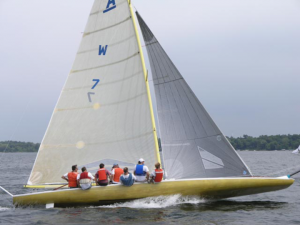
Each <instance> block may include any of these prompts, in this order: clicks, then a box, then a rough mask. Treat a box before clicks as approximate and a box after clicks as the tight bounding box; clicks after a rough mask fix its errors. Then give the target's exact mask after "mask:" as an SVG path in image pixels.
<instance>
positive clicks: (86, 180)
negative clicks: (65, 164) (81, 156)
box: [77, 166, 94, 190]
mask: <svg viewBox="0 0 300 225" xmlns="http://www.w3.org/2000/svg"><path fill="white" fill-rule="evenodd" d="M81 171H82V173H81V174H78V175H77V184H78V186H80V187H81V189H82V190H88V189H90V188H91V187H92V180H93V179H94V177H93V175H92V174H91V173H90V172H88V171H87V170H86V167H85V166H84V167H82V168H81Z"/></svg>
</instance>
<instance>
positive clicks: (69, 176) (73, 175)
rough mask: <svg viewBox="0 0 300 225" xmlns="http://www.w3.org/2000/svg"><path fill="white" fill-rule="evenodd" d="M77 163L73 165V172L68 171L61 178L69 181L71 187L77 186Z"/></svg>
mask: <svg viewBox="0 0 300 225" xmlns="http://www.w3.org/2000/svg"><path fill="white" fill-rule="evenodd" d="M77 171H78V168H77V165H74V166H72V172H69V173H66V174H65V175H63V176H62V177H61V178H62V179H64V180H66V181H68V183H69V188H77V187H78V185H77V175H78V172H77Z"/></svg>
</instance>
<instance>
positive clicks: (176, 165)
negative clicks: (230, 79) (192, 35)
mask: <svg viewBox="0 0 300 225" xmlns="http://www.w3.org/2000/svg"><path fill="white" fill-rule="evenodd" d="M137 18H138V21H139V24H140V27H141V30H142V34H143V37H144V41H145V44H146V48H147V52H148V55H149V59H150V65H151V70H152V76H153V82H154V90H155V96H156V101H157V110H158V120H159V128H160V135H161V143H162V152H163V158H164V164H165V170H166V172H167V178H208V177H228V176H249V175H251V173H250V171H249V169H248V168H247V166H246V165H245V164H244V162H243V161H242V160H241V158H240V157H239V156H238V154H237V153H236V152H235V150H234V148H233V147H232V146H231V145H230V143H229V142H228V141H227V139H226V137H225V136H224V135H223V134H222V133H221V131H220V130H219V128H218V127H217V126H216V125H215V123H214V122H213V120H212V119H211V117H210V116H209V114H208V113H207V112H206V110H205V109H204V107H203V106H202V104H201V103H200V102H199V100H198V99H197V97H196V96H195V94H194V93H193V91H192V90H191V89H190V87H189V86H188V84H187V83H186V82H185V80H184V78H183V77H182V76H181V74H180V73H179V71H178V70H177V68H176V67H175V65H174V64H173V63H172V61H171V60H170V58H169V57H168V55H167V54H166V53H165V51H164V49H163V48H162V47H161V45H160V44H159V42H158V40H157V39H156V38H155V36H154V35H153V33H152V32H151V30H150V29H149V27H148V26H147V25H146V23H145V22H144V20H143V19H142V18H141V16H140V15H139V13H137Z"/></svg>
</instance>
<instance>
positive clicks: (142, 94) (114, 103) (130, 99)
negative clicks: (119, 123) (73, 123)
mask: <svg viewBox="0 0 300 225" xmlns="http://www.w3.org/2000/svg"><path fill="white" fill-rule="evenodd" d="M145 94H146V92H142V93H141V94H139V95H136V96H134V97H132V98H128V99H126V100H124V101H118V102H113V103H108V104H101V105H100V106H101V107H103V106H111V105H117V104H120V103H124V102H129V101H132V100H134V99H136V98H139V97H141V96H144V95H145ZM80 109H94V106H87V107H78V108H68V109H56V110H55V111H56V112H61V111H68V110H80Z"/></svg>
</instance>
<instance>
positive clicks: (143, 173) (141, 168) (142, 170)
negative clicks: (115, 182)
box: [133, 158, 149, 182]
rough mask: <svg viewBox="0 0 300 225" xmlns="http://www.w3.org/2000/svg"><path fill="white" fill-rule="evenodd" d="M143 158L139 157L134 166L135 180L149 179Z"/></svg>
mask: <svg viewBox="0 0 300 225" xmlns="http://www.w3.org/2000/svg"><path fill="white" fill-rule="evenodd" d="M144 163H145V160H144V159H143V158H140V159H139V161H138V164H137V165H136V166H135V169H134V171H133V172H134V175H136V181H138V182H145V181H148V180H149V169H148V167H147V166H145V165H144Z"/></svg>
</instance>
